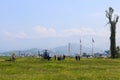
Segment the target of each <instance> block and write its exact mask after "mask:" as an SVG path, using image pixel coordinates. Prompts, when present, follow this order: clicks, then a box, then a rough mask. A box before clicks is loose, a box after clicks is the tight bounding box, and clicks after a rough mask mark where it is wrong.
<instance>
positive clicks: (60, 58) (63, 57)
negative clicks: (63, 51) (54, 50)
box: [54, 55, 66, 61]
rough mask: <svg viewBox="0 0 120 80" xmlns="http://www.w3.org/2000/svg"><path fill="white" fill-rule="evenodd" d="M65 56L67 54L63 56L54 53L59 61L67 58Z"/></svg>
mask: <svg viewBox="0 0 120 80" xmlns="http://www.w3.org/2000/svg"><path fill="white" fill-rule="evenodd" d="M65 57H66V56H65V55H63V56H61V55H59V56H56V55H54V59H55V60H58V61H60V60H65Z"/></svg>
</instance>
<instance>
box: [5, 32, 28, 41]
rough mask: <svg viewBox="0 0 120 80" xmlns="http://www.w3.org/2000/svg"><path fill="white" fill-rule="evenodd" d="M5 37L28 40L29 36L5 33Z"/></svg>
mask: <svg viewBox="0 0 120 80" xmlns="http://www.w3.org/2000/svg"><path fill="white" fill-rule="evenodd" d="M4 35H5V36H7V37H9V38H19V39H26V38H28V35H27V34H26V33H24V32H21V33H11V32H8V31H6V32H4Z"/></svg>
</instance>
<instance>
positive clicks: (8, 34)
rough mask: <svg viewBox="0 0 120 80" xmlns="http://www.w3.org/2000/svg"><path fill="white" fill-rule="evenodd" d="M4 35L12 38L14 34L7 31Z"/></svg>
mask: <svg viewBox="0 0 120 80" xmlns="http://www.w3.org/2000/svg"><path fill="white" fill-rule="evenodd" d="M4 35H5V36H7V37H12V33H10V32H7V31H6V32H4Z"/></svg>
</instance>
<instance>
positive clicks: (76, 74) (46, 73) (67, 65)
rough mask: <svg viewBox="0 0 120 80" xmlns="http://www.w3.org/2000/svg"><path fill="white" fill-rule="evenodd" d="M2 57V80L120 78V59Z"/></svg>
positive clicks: (117, 79) (0, 64)
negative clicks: (13, 59) (8, 59)
mask: <svg viewBox="0 0 120 80" xmlns="http://www.w3.org/2000/svg"><path fill="white" fill-rule="evenodd" d="M4 59H6V57H1V58H0V80H119V79H120V77H119V76H120V74H119V73H120V59H81V61H80V62H79V61H76V60H75V59H74V58H67V59H66V60H65V61H54V59H53V60H51V61H47V60H44V59H39V58H31V57H28V58H17V59H16V62H6V61H4Z"/></svg>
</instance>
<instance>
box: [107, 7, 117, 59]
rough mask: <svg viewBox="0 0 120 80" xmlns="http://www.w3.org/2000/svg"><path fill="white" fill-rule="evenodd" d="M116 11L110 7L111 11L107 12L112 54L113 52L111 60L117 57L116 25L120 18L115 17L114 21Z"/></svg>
mask: <svg viewBox="0 0 120 80" xmlns="http://www.w3.org/2000/svg"><path fill="white" fill-rule="evenodd" d="M113 12H114V9H113V8H112V7H109V10H106V17H107V18H108V20H109V22H108V23H107V24H110V30H111V35H110V52H111V58H115V57H116V53H117V52H116V23H117V22H118V19H119V16H118V15H115V16H114V19H113V20H112V15H113Z"/></svg>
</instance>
